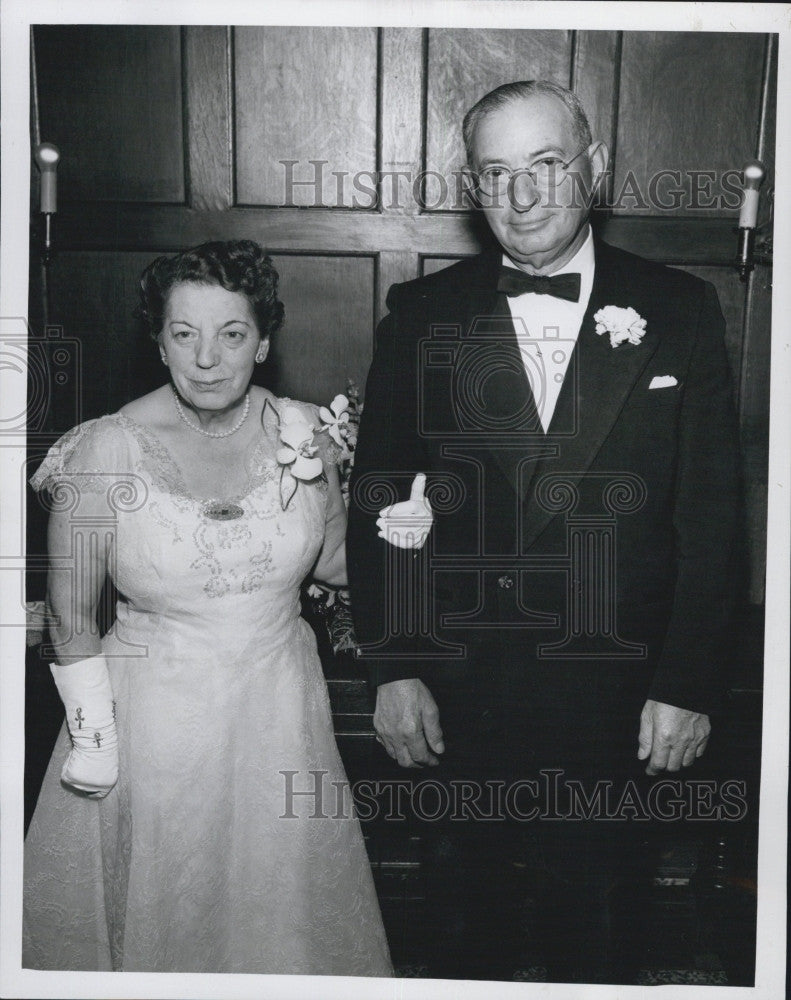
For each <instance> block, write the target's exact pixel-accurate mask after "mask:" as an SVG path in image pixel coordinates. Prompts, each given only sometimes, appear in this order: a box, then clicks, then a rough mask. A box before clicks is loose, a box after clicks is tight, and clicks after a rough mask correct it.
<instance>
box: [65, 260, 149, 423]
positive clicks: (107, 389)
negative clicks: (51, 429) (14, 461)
mask: <svg viewBox="0 0 791 1000" xmlns="http://www.w3.org/2000/svg"><path fill="white" fill-rule="evenodd" d="M155 256H156V254H154V253H151V252H149V251H125V252H114V253H105V252H91V251H87V252H86V251H78V252H70V253H61V254H59V255H58V258H57V260H56V261H55V262H53V264H52V265H51V267H50V271H49V292H50V303H51V304H50V322H51V323H52V324H53V325H57V326H59V327H62V330H63V336H64V338H66V339H67V340H75V339H76V340H77V341H78V342H79V345H80V354H81V359H82V362H81V363H82V373H81V375H82V378H81V385H82V388H81V390H80V392H79V399H78V400H77V401H76V402H77V403H78V414H79V415H78V419H80V420H89V419H91V418H92V417H98V416H101V415H102V414H105V413H113V412H115V411H116V410H117V409H119V407H121V406H123V404H124V403H127V402H128V401H129V400H130V399H133V398H134V397H135V396H137V395H140V394H141V393H142V392H143V391H146V392H147V391H150V390H151V389H153V388H155V386H156V385H161V384H162V383H163V382H165V381H166V379H167V373H166V372H165V369H164V367H163V366H162V363H161V361H160V358H159V353H158V351H157V348H156V345H155V344H154V343H153V342H152V341H151V339H150V338H148V337H147V336H146V335H144V333H143V332H142V331H141V330H140V329H139V327H138V325H137V321H136V320H135V318H134V310H135V307H136V306H137V301H138V297H137V287H138V281H139V278H140V273H141V271H142V270H143V268H144V267H145V266H146V265H147V264H148V263H149V262H150V261H151V260H152V259H153V257H155ZM73 405H74V398H73V385H70V384H65V385H63V386H61V387H59V388H58V389H57V395H56V398H55V411H56V414H57V415H59V418H60V420H62V421H63V423H59V421H58V422H56V425H55V426H56V429H57V430H59V431H61V432H63V431H65V430H67V429H68V428H69V427H70V426H71V425H72V424H73V423H74V422H75V420H74V419H73V418H72V417H71V414H72V413H73V412H74V410H73ZM67 414H69V416H68V417H67V416H66V415H67Z"/></svg>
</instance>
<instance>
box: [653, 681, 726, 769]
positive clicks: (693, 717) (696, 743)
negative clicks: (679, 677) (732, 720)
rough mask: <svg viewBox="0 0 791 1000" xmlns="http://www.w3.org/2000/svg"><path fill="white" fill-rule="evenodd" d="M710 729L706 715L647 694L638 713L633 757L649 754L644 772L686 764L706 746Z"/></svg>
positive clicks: (676, 767)
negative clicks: (635, 746)
mask: <svg viewBox="0 0 791 1000" xmlns="http://www.w3.org/2000/svg"><path fill="white" fill-rule="evenodd" d="M710 732H711V723H710V722H709V717H708V715H701V714H700V713H699V712H689V711H687V709H685V708H676V706H675V705H666V704H665V703H664V702H661V701H652V700H651V699H650V698H649V700H648V701H647V702H646V703H645V705H644V706H643V711H642V712H641V714H640V735H639V737H638V743H639V746H640V749H639V750H638V751H637V759H638V760H645V759H646V758H650V759H649V761H648V766H647V767H646V769H645V773H646V774H659V772H660V771H663V770H668V771H678V770H679V769H680V768H681V767H682V766H683V767H689V765H690V764H692V763H693V761H694V760H695V758H696V757H700V755H701V754H702V753H703V751H704V750H705V749H706V744H707V743H708V741H709V733H710Z"/></svg>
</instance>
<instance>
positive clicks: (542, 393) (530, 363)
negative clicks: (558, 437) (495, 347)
mask: <svg viewBox="0 0 791 1000" xmlns="http://www.w3.org/2000/svg"><path fill="white" fill-rule="evenodd" d="M503 265H504V266H505V267H516V266H517V265H516V264H514V262H513V261H512V260H511V258H510V257H508V256H506V255H505V254H503ZM594 266H595V262H594V254H593V235H592V233H591V229H590V226H588V235H587V238H586V240H585V242H584V243H583V244H582V246H581V247H580V248H579V250H578V251H577V252H576V253H575V254H574V256H573V257H572V258H571V260H570V261H569V262H568V263H567V264H564V265H563V267H561V268H558V270H557V271H553V272H552V277H555V275H558V274H566V273H567V272H578V273H579V274H580V275H581V282H580V297H579V302H568V301H567V300H566V299H558V298H555V297H554V296H552V295H538V294H536V293H535V292H525V293H524V294H522V295H516V296H513V297H509V298H508V308H509V309H510V310H511V316H512V318H513V321H514V330H515V331H516V339H517V341H518V343H519V350H520V351H521V353H522V361H523V362H524V366H525V371H526V372H527V377H528V380H529V382H530V386H531V388H532V390H533V396H534V397H535V401H536V407H537V409H538V413H539V416H540V418H541V424H542V426H543V428H544V431H546V430H547V429H548V428H549V423H550V421H551V420H552V414H553V413H554V412H555V406H556V404H557V401H558V396H559V395H560V389H561V386H562V385H563V379H564V378H565V375H566V369H567V368H568V364H569V360H570V359H571V352H572V351H573V350H574V345H575V344H576V342H577V337H578V336H579V332H580V327H581V326H582V318H583V316H584V315H585V310H586V309H587V308H588V300H589V299H590V294H591V288H592V287H593V272H594Z"/></svg>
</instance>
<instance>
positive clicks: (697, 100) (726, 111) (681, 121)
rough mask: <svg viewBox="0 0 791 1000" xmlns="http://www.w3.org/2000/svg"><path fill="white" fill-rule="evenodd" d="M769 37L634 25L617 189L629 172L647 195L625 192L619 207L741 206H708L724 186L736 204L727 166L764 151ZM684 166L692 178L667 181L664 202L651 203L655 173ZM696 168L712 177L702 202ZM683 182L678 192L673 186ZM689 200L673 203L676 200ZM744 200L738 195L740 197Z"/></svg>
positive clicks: (688, 210)
mask: <svg viewBox="0 0 791 1000" xmlns="http://www.w3.org/2000/svg"><path fill="white" fill-rule="evenodd" d="M764 46H765V37H764V36H762V35H757V34H756V35H743V34H740V35H726V34H716V33H708V32H706V33H704V32H679V33H673V32H639V31H638V32H625V33H624V35H623V50H622V57H621V63H620V71H621V77H620V88H619V106H618V136H617V143H616V162H615V178H614V190H615V193H616V198H617V196H618V193H619V192H622V191H624V190H626V189H627V188H628V187H629V185H627V179H628V178H627V175H628V173H629V171H631V172H632V174H633V177H634V181H635V183H636V185H637V187H638V188H639V190H640V192H641V193H642V197H643V198H644V199H645V202H646V204H645V205H643V204H641V203H640V201H639V199H637V198H625V199H624V203H623V205H622V206H620V207H616V211H617V212H620V213H626V214H629V215H641V214H646V215H662V216H666V215H671V216H684V215H693V216H694V215H713V216H715V217H718V216H726V217H727V216H733V215H734V208H733V207H730V208H728V207H726V206H725V205H722V206H719V207H713V208H706V207H703V206H705V205H706V204H707V203H708V202H710V201H717V200H718V199H719V198H720V196H722V197H723V198H727V199H728V200H729V201H730V203H731V205H732V204H733V198H734V195H733V192H731V193H730V194H729V193H728V192H727V190H725V189H724V188H723V184H722V181H721V174H722V173H723V172H724V171H727V170H740V169H741V168H742V167H743V166H744V163H745V162H746V161H747V160H749V159H752V157H753V156H755V140H756V134H757V123H758V119H759V115H760V99H761V77H762V69H763V50H764ZM660 170H674V171H680V172H681V174H682V183H681V185H678V184H677V182H676V181H675V179H673V178H669V177H668V178H666V179H664V180H663V181H662V182H661V183H659V184H658V185H657V189H656V190H657V195H658V197H659V198H661V201H662V206H668V207H662V206H660V207H659V208H657V207H655V206H653V205H651V204H650V200H651V199H650V197H649V194H650V183H651V178H652V176H654V175H656V174H657V172H658V171H660ZM689 171H713V172H714V174H715V177H714V179H713V180H711V181H709V182H708V183H707V182H706V180H705V179H704V178H702V179H701V180H700V181H699V183H700V184H701V186H702V191H703V195H702V196H701V197H700V198H698V199H697V205H696V204H694V203H693V198H692V194H691V183H692V182H691V180H690V179H688V178H687V176H686V175H687V172H689ZM676 187H682V188H684V189H685V194H684V195H679V196H677V197H674V195H673V194H672V191H671V188H676ZM675 201H677V202H678V203H679V204H678V205H677V206H676V207H672V206H673V205H674V202H675ZM737 205H738V201H737Z"/></svg>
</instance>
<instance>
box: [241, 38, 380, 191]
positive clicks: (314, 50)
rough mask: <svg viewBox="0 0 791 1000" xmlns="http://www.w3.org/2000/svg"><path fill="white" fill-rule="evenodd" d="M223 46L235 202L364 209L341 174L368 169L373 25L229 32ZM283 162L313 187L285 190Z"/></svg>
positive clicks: (372, 151)
mask: <svg viewBox="0 0 791 1000" xmlns="http://www.w3.org/2000/svg"><path fill="white" fill-rule="evenodd" d="M233 48H234V102H235V108H236V118H235V125H236V147H235V151H236V170H235V173H236V203H237V204H239V205H284V204H293V205H300V206H310V207H315V206H317V205H319V206H320V207H321V206H323V207H328V208H332V207H342V206H344V205H345V206H348V207H352V206H353V198H354V196H355V194H357V200H358V201H360V202H362V204H363V206H364V207H373V204H372V202H373V201H374V199H372V198H371V197H370V196H369V197H367V198H366V197H364V196H363V194H361V193H359V192H355V188H354V184H353V180H352V177H351V175H353V174H355V173H356V172H359V171H375V170H376V167H377V163H376V145H377V144H376V127H377V115H376V106H377V31H376V29H375V28H237V29H236V30H235V31H234V47H233ZM283 160H297V161H298V163H297V164H296V165H295V166H294V167H293V178H294V180H295V181H312V180H313V179H314V178H316V177H318V190H316V189H315V188H314V187H313V186H311V185H310V184H309V185H308V186H305V185H304V184H302V185H299V186H297V185H294V186H293V187H292V188H290V189H288V190H287V189H286V176H287V175H286V168H284V167H283V166H282V165H281V163H280V161H283ZM310 160H319V161H323V166H322V167H320V168H319V167H316V168H315V169H314V167H312V166H311V165H310V163H309V161H310ZM333 171H337V172H343V171H345V172H347V173H348V174H349V175H350V176H348V177H344V178H341V179H339V178H337V177H335V176H333ZM339 184H340V188H339V186H338V185H339Z"/></svg>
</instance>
